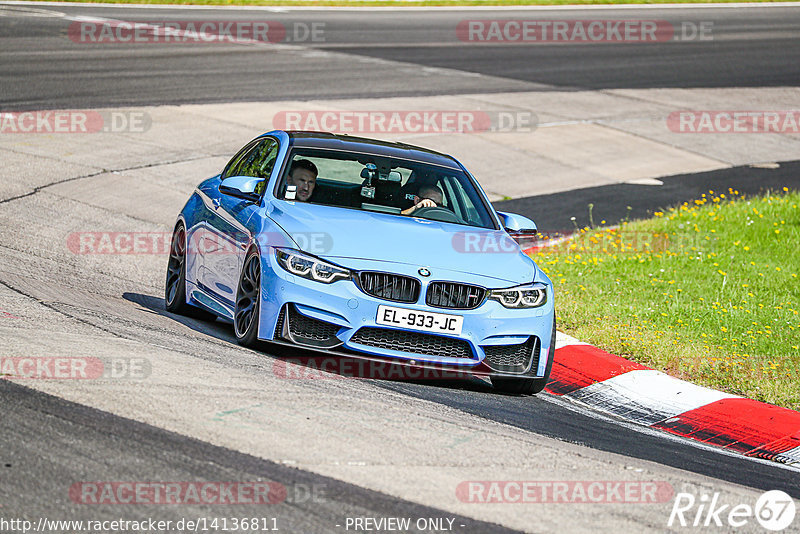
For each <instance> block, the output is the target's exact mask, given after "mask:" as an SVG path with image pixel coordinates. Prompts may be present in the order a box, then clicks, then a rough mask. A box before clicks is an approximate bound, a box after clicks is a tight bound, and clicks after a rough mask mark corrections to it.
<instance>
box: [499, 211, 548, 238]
mask: <svg viewBox="0 0 800 534" xmlns="http://www.w3.org/2000/svg"><path fill="white" fill-rule="evenodd" d="M497 214H498V215H499V216H500V221H501V222H502V223H503V228H505V229H506V232H508V233H509V234H511V235H515V234H517V235H533V234H535V233H536V232H537V231H538V230H537V229H536V223H535V222H533V221H532V220H530V219H529V218H527V217H523V216H522V215H517V214H516V213H504V212H502V211H498V212H497Z"/></svg>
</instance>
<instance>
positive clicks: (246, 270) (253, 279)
mask: <svg viewBox="0 0 800 534" xmlns="http://www.w3.org/2000/svg"><path fill="white" fill-rule="evenodd" d="M260 312H261V259H260V257H259V254H258V251H257V250H256V249H254V248H253V249H250V251H249V252H248V253H247V256H246V257H245V260H244V265H243V267H242V274H241V275H240V276H239V285H238V286H237V288H236V307H235V309H234V312H233V330H234V333H235V334H236V340H237V341H238V342H239V344H240V345H242V346H245V347H254V346H255V345H256V344H257V343H258V337H257V336H258V323H259V316H260Z"/></svg>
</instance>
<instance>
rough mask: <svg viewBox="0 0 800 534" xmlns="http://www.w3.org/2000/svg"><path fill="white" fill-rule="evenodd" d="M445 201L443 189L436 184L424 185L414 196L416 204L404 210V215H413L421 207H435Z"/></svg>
mask: <svg viewBox="0 0 800 534" xmlns="http://www.w3.org/2000/svg"><path fill="white" fill-rule="evenodd" d="M443 202H444V195H443V194H442V190H441V189H439V188H438V187H437V186H435V185H423V186H422V187H420V188H419V192H418V193H417V195H416V196H415V197H414V205H413V206H411V207H410V208H408V209H405V210H403V211H402V213H403V215H411V214H412V213H413V212H415V211H416V210H418V209H420V208H435V207H437V206H441V205H442V204H443Z"/></svg>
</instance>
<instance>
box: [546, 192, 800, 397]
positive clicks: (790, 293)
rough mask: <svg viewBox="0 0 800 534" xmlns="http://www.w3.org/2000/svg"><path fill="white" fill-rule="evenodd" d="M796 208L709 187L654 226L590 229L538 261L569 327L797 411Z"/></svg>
mask: <svg viewBox="0 0 800 534" xmlns="http://www.w3.org/2000/svg"><path fill="white" fill-rule="evenodd" d="M798 205H800V193H796V192H792V193H789V192H788V190H787V189H786V188H784V190H783V191H781V192H779V193H772V194H767V195H765V196H760V197H753V198H746V197H744V196H743V195H739V193H738V191H734V190H728V191H726V192H714V191H709V192H708V194H704V195H703V196H702V198H699V199H697V200H694V201H693V202H686V203H684V204H682V205H680V206H678V207H675V208H672V209H669V210H666V211H664V212H656V214H655V217H654V218H652V219H649V220H642V221H634V222H623V223H622V224H621V225H620V226H618V227H616V228H598V229H590V228H584V229H582V230H579V231H577V232H576V235H575V237H574V238H573V239H572V240H571V241H567V242H564V243H562V244H561V245H557V246H554V247H549V248H545V249H543V250H542V251H541V252H539V253H537V254H535V255H534V259H535V260H536V261H537V262H538V263H539V265H540V266H541V267H542V268H543V269H544V270H545V272H547V273H548V274H549V276H550V277H551V278H552V280H553V283H554V284H555V287H556V309H557V312H558V325H559V329H560V330H562V331H564V332H566V333H568V334H570V335H572V336H575V337H577V338H578V339H580V340H581V341H586V342H589V343H592V344H594V345H596V346H598V347H600V348H602V349H604V350H607V351H608V352H611V353H613V354H618V355H620V356H624V357H627V358H629V359H632V360H635V361H637V362H640V363H643V364H645V365H648V366H651V367H653V368H655V369H659V370H661V371H664V372H666V373H668V374H670V375H672V376H675V377H678V378H682V379H685V380H689V381H691V382H694V383H697V384H701V385H704V386H708V387H711V388H715V389H720V390H723V391H728V392H731V393H734V394H738V395H743V396H746V397H750V398H753V399H757V400H761V401H765V402H769V403H773V404H777V405H780V406H785V407H787V408H792V409H795V410H800V371H798V370H799V369H800V280H799V279H798V276H800V252H798V248H799V247H800V209H798ZM604 222H605V221H603V223H604ZM601 224H602V223H601Z"/></svg>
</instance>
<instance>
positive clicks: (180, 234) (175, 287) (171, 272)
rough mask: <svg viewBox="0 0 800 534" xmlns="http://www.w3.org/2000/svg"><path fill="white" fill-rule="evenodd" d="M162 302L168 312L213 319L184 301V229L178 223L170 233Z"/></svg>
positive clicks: (214, 317) (214, 316)
mask: <svg viewBox="0 0 800 534" xmlns="http://www.w3.org/2000/svg"><path fill="white" fill-rule="evenodd" d="M164 303H165V307H166V309H167V311H168V312H172V313H177V314H178V315H185V316H186V317H194V318H195V319H203V320H207V321H213V320H214V319H216V318H217V316H216V315H214V314H213V313H211V312H207V311H205V310H201V309H200V308H197V307H195V306H192V305H191V304H187V303H186V229H185V228H184V226H183V223H178V225H177V226H176V227H175V231H174V232H173V233H172V242H171V243H170V247H169V261H168V262H167V279H166V282H165V283H164Z"/></svg>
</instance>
